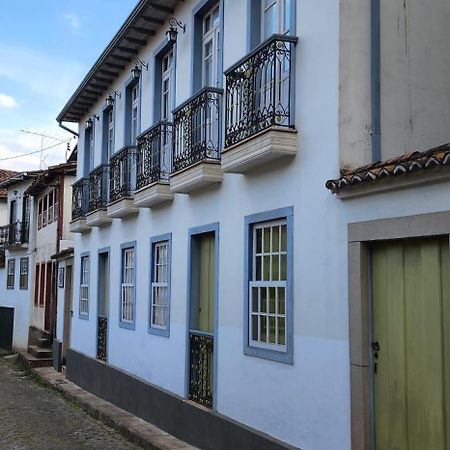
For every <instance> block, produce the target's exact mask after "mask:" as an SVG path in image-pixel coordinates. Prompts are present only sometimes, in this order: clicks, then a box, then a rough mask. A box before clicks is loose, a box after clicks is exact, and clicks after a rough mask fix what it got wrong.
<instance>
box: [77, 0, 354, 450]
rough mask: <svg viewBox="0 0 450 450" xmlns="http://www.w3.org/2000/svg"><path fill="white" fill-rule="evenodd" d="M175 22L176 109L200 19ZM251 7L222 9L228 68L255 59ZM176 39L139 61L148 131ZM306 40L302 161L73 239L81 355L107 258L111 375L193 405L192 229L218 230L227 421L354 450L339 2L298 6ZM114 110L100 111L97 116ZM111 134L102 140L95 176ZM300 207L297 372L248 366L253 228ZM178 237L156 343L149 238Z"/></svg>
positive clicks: (299, 72)
mask: <svg viewBox="0 0 450 450" xmlns="http://www.w3.org/2000/svg"><path fill="white" fill-rule="evenodd" d="M192 6H193V2H185V4H184V5H182V6H181V7H180V8H179V9H177V11H176V13H175V16H176V17H177V18H178V19H179V20H181V21H183V22H185V23H187V24H188V31H187V32H186V34H182V33H180V34H179V36H178V54H177V58H178V59H177V73H178V78H177V104H180V103H181V102H182V101H184V100H185V99H186V98H188V97H189V96H190V95H191V93H190V74H191V65H190V64H191V61H190V57H191V44H190V31H189V27H190V26H191V25H190V24H191V23H192V22H191V15H190V12H189V11H190V9H191V8H192ZM246 14H247V8H246V2H243V1H238V0H228V1H226V2H225V31H224V32H225V50H224V67H225V68H227V67H228V66H229V65H231V64H232V63H234V62H235V61H237V60H238V59H239V58H240V57H242V56H244V55H245V53H246ZM165 29H166V27H162V29H161V31H160V32H159V33H158V34H157V36H155V38H154V39H152V40H151V41H149V45H148V47H147V49H146V50H145V51H144V52H141V54H140V55H139V57H140V58H142V59H143V60H145V61H150V62H151V68H150V70H149V71H148V72H147V71H145V70H144V71H143V74H142V98H143V99H144V101H143V105H142V127H141V128H142V130H144V129H146V128H147V127H149V126H150V125H152V123H153V121H152V106H151V105H152V104H153V97H152V95H153V92H152V90H153V80H152V76H153V71H152V66H153V64H152V54H153V49H154V48H155V47H156V46H157V45H158V44H159V43H160V42H161V41H162V40H163V39H165V37H164V35H163V33H164V30H165ZM297 30H298V35H299V37H300V42H299V45H298V47H297V54H296V56H297V59H296V89H297V102H296V126H297V130H299V153H298V156H297V157H296V158H295V159H294V160H293V161H292V162H290V163H288V164H273V165H272V166H271V167H266V168H265V169H261V170H258V171H255V172H253V173H252V174H248V175H246V176H243V175H233V174H230V175H228V174H225V175H224V180H223V183H222V184H221V185H220V186H218V187H216V188H211V189H205V190H204V191H203V192H200V193H196V194H193V195H191V196H187V195H176V197H175V200H174V202H173V203H172V204H168V205H166V206H164V207H161V208H158V209H154V210H147V209H141V210H140V213H139V215H138V216H136V217H135V218H132V219H127V220H122V221H121V220H114V221H113V223H112V224H111V225H110V226H107V227H105V228H102V229H97V228H94V229H92V231H90V232H89V233H86V234H83V235H79V236H77V238H76V254H75V278H74V283H75V284H74V321H73V335H72V346H73V347H74V348H75V349H76V350H78V351H81V352H84V353H86V354H88V355H90V356H91V357H95V349H96V310H97V305H96V292H97V291H96V290H97V280H96V274H97V269H98V267H97V251H98V249H100V248H102V247H106V246H110V247H111V268H112V269H111V270H112V272H111V295H110V327H109V363H110V364H112V365H114V366H118V367H120V368H122V369H124V370H126V371H127V372H130V373H132V374H135V375H138V376H140V377H142V378H143V379H145V380H148V381H150V382H152V383H155V384H157V385H158V386H161V387H163V388H165V389H167V390H169V391H171V392H173V393H176V394H179V395H185V393H186V392H185V377H186V367H185V366H186V365H185V363H186V353H185V349H186V345H185V339H186V288H187V248H188V229H189V228H190V227H194V226H198V225H204V224H208V223H212V222H219V223H220V237H219V239H220V244H219V258H220V262H219V332H218V339H217V343H216V345H217V347H216V349H217V351H218V369H219V370H218V387H217V395H218V399H217V400H218V411H219V412H220V413H222V414H224V415H226V416H229V417H232V418H234V419H236V420H238V421H240V422H242V423H244V424H247V425H249V426H252V427H255V428H257V429H259V430H263V431H264V432H266V433H269V434H270V435H272V436H275V437H277V438H279V439H281V440H283V441H286V442H289V443H291V444H293V445H296V446H299V447H302V448H304V449H308V450H329V449H330V448H336V449H340V450H341V449H342V450H346V449H350V419H349V417H350V415H349V369H348V367H349V362H348V359H349V357H348V333H347V328H348V327H347V307H346V275H344V272H345V253H344V254H342V253H337V252H334V251H333V252H330V248H333V249H336V248H342V245H343V244H342V242H343V236H342V232H341V226H339V223H340V222H339V221H342V220H343V219H342V218H341V216H340V212H339V210H338V203H337V202H336V200H335V199H334V198H331V196H330V195H329V194H328V192H327V191H326V190H325V188H324V182H325V180H326V179H327V178H332V177H334V176H335V175H336V172H337V170H338V168H339V151H338V131H339V130H338V126H339V122H338V121H339V115H338V100H339V97H338V96H339V2H338V1H337V0H335V1H330V0H302V1H298V2H297ZM130 68H131V67H128V68H127V69H126V70H125V72H124V74H123V75H122V76H120V77H119V78H118V80H117V82H116V83H115V84H114V85H113V86H112V87H113V88H114V89H116V90H118V91H120V92H122V98H121V99H118V100H117V110H116V114H117V115H116V148H117V149H119V148H120V147H122V145H123V132H122V127H123V114H124V111H123V107H124V90H123V89H124V82H125V81H126V79H127V78H128V77H129V73H130V72H129V69H130ZM103 104H104V100H103V99H102V100H100V101H99V102H98V103H97V104H96V105H95V107H94V108H93V110H92V111H91V112H93V113H95V114H98V115H100V114H101V111H102V107H103ZM80 131H81V137H80V142H81V145H80V158H79V169H78V175H79V176H80V175H81V174H82V169H81V167H82V162H83V157H82V155H83V144H84V136H83V134H84V131H83V127H82V126H81V127H80ZM100 137H101V133H100V132H97V140H96V148H97V154H96V165H97V164H99V163H100V149H101V138H100ZM291 205H292V206H294V224H295V237H294V274H295V276H294V305H295V306H294V323H295V330H294V333H295V338H294V340H295V342H294V365H293V366H289V365H285V364H281V363H275V362H271V361H266V360H262V359H257V358H254V357H249V356H244V354H243V283H244V280H243V274H244V266H243V264H244V253H243V252H244V217H245V216H246V215H249V214H253V213H258V212H263V211H267V210H271V209H276V208H280V207H284V206H291ZM167 232H171V233H172V234H173V237H172V239H173V242H172V244H173V249H172V256H173V259H172V294H171V327H170V338H168V339H167V338H163V337H160V336H154V335H150V334H148V332H147V323H148V319H147V317H148V308H149V276H148V273H149V239H150V237H151V236H154V235H158V234H162V233H167ZM131 240H136V241H137V261H138V262H137V264H138V266H137V271H138V275H137V311H136V316H137V321H136V330H134V331H131V330H127V329H122V328H119V326H118V317H119V274H120V272H119V271H120V244H121V243H123V242H127V241H131ZM85 251H90V254H91V271H90V273H91V280H92V282H91V291H90V298H91V301H90V311H89V314H90V316H89V320H80V319H78V298H79V266H80V253H81V252H85Z"/></svg>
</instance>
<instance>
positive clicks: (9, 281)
mask: <svg viewBox="0 0 450 450" xmlns="http://www.w3.org/2000/svg"><path fill="white" fill-rule="evenodd" d="M15 271H16V260H15V259H8V264H7V269H6V288H7V289H14V274H15Z"/></svg>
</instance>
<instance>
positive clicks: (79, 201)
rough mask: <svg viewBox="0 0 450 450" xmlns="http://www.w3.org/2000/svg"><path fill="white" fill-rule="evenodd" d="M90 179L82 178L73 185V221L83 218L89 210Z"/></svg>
mask: <svg viewBox="0 0 450 450" xmlns="http://www.w3.org/2000/svg"><path fill="white" fill-rule="evenodd" d="M88 189H89V180H88V179H87V178H80V179H79V180H78V181H77V182H75V183H74V184H73V185H72V221H76V220H79V219H83V218H84V217H85V215H86V213H87V210H88Z"/></svg>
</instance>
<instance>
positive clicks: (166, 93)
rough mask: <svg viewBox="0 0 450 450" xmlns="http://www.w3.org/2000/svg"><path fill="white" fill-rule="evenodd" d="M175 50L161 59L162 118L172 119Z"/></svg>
mask: <svg viewBox="0 0 450 450" xmlns="http://www.w3.org/2000/svg"><path fill="white" fill-rule="evenodd" d="M173 82H174V80H173V51H172V50H171V51H169V52H168V53H167V54H166V55H164V56H163V57H162V59H161V120H165V121H170V117H171V113H172V98H173Z"/></svg>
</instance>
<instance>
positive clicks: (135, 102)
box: [131, 83, 139, 144]
mask: <svg viewBox="0 0 450 450" xmlns="http://www.w3.org/2000/svg"><path fill="white" fill-rule="evenodd" d="M138 134H139V83H136V84H135V85H134V86H133V87H132V88H131V144H135V143H136V137H137V135H138Z"/></svg>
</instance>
